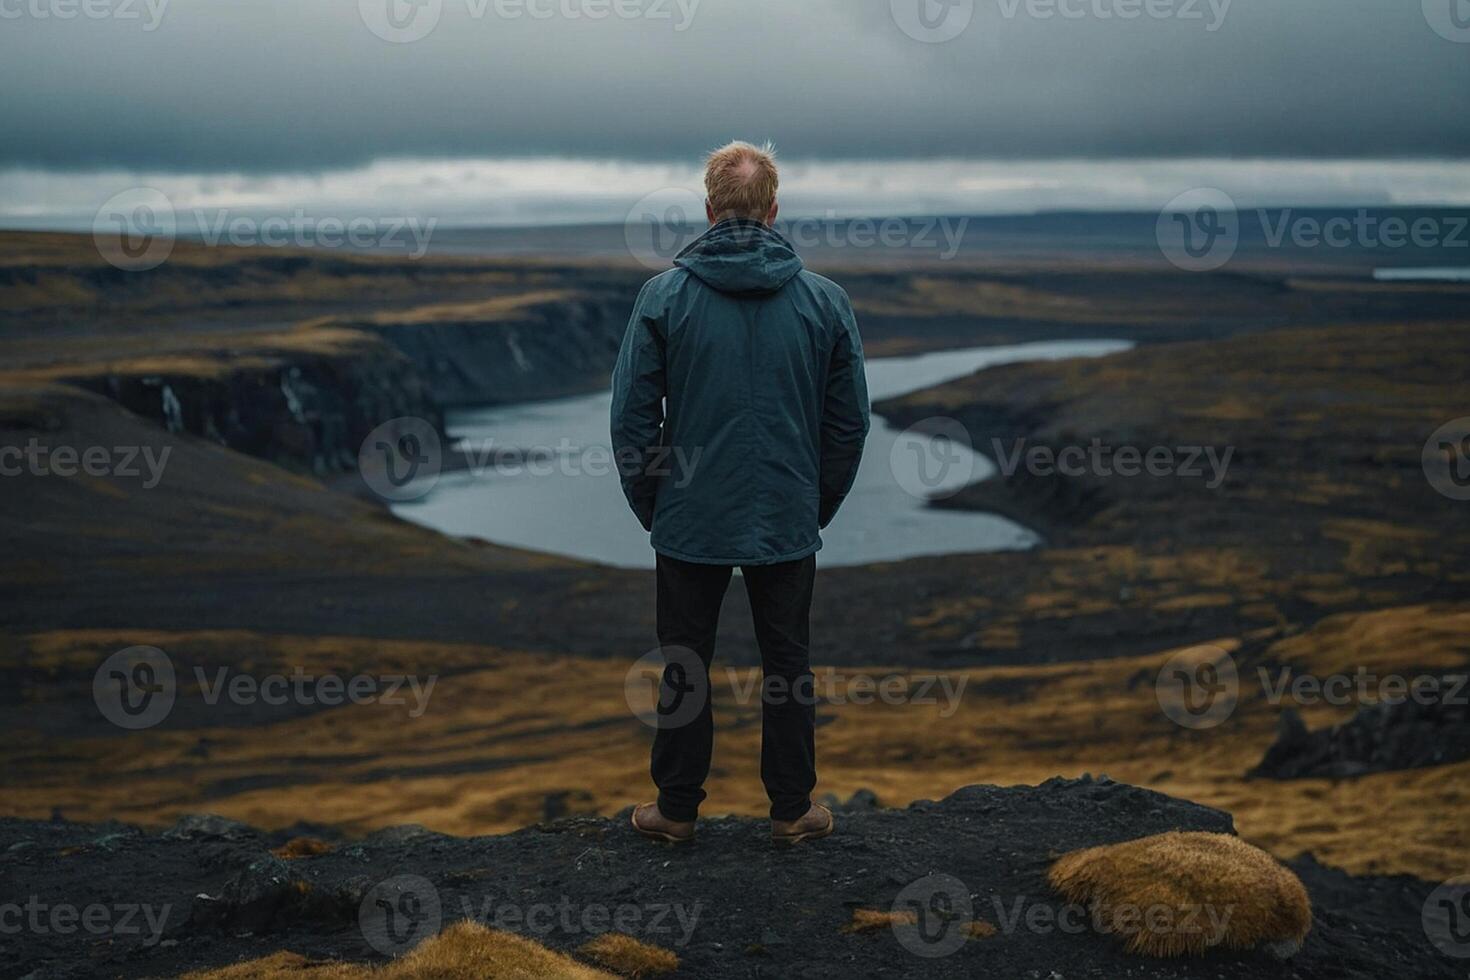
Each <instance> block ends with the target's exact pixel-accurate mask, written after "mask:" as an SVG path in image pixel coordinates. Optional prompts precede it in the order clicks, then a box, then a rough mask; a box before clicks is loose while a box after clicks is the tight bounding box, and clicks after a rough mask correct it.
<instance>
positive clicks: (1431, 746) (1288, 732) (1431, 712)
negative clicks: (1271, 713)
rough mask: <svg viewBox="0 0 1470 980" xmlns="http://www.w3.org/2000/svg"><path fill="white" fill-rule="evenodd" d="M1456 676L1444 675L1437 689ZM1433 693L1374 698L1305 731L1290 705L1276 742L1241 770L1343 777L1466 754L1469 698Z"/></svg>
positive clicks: (1469, 753)
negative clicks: (1337, 720)
mask: <svg viewBox="0 0 1470 980" xmlns="http://www.w3.org/2000/svg"><path fill="white" fill-rule="evenodd" d="M1458 683H1459V681H1456V680H1452V679H1448V678H1447V679H1444V680H1442V681H1441V685H1440V688H1439V691H1440V692H1441V694H1444V693H1445V692H1449V691H1452V690H1455V685H1456V684H1458ZM1461 700H1462V699H1458V698H1451V697H1448V696H1437V697H1435V698H1434V699H1433V700H1428V701H1421V700H1415V699H1414V698H1409V699H1408V700H1405V701H1402V702H1399V703H1397V704H1388V703H1383V702H1381V703H1379V704H1374V705H1368V706H1367V707H1364V708H1361V709H1359V710H1358V712H1357V714H1355V715H1354V716H1353V717H1352V718H1351V719H1350V720H1349V721H1346V722H1343V723H1342V724H1340V725H1334V726H1332V727H1331V728H1323V729H1318V730H1317V731H1315V732H1313V731H1309V730H1308V729H1307V726H1306V725H1305V723H1303V722H1302V719H1301V715H1300V714H1298V713H1297V711H1296V709H1294V708H1287V709H1285V710H1284V711H1282V712H1281V717H1280V719H1279V720H1278V722H1277V730H1276V741H1275V742H1274V743H1272V745H1271V747H1270V748H1268V749H1267V750H1266V754H1265V756H1263V757H1262V759H1261V761H1260V763H1259V764H1258V765H1257V766H1256V767H1255V768H1254V769H1252V770H1251V771H1250V772H1249V773H1248V774H1247V775H1249V776H1259V777H1265V778H1268V779H1305V778H1329V779H1348V778H1351V777H1353V776H1362V775H1365V774H1367V773H1372V772H1389V771H1393V770H1399V769H1420V768H1423V767H1425V766H1438V765H1444V764H1446V763H1450V762H1458V761H1460V760H1462V759H1467V758H1470V703H1452V702H1456V701H1461Z"/></svg>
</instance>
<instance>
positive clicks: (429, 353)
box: [352, 293, 634, 407]
mask: <svg viewBox="0 0 1470 980" xmlns="http://www.w3.org/2000/svg"><path fill="white" fill-rule="evenodd" d="M633 298H634V297H633V295H632V294H631V293H630V294H628V295H619V294H607V295H595V296H577V297H568V298H567V299H564V300H554V301H548V302H543V303H534V304H528V305H526V306H524V307H522V308H520V309H518V310H516V311H515V312H514V313H513V314H510V315H506V316H503V317H497V318H496V319H493V320H478V319H472V318H465V319H459V320H455V319H447V320H437V321H435V322H432V323H418V322H398V323H395V322H391V321H389V322H377V323H353V324H352V326H353V327H354V328H355V329H361V330H367V331H371V332H373V333H376V334H378V335H379V336H381V337H383V338H384V339H385V340H387V341H388V342H389V343H391V344H392V345H393V346H394V347H396V348H398V349H399V350H400V351H402V352H403V353H404V355H406V356H407V357H408V358H409V359H410V360H411V361H413V363H414V364H415V366H416V367H417V368H418V371H419V373H420V375H421V376H422V377H423V379H424V380H425V382H426V383H427V385H428V387H429V390H430V391H432V392H433V397H434V400H435V401H436V402H437V403H438V404H439V405H442V406H445V407H449V406H456V405H489V404H502V403H505V402H515V401H527V400H532V399H537V398H554V397H558V396H562V395H571V394H579V393H582V392H586V391H590V390H592V389H595V388H598V387H600V386H602V385H603V384H605V383H606V381H607V376H608V373H609V372H610V371H611V370H612V365H613V362H614V361H615V360H616V359H617V354H618V345H619V344H620V343H621V342H622V338H623V331H624V329H625V328H626V326H627V322H628V315H629V313H630V312H631V310H632V303H633Z"/></svg>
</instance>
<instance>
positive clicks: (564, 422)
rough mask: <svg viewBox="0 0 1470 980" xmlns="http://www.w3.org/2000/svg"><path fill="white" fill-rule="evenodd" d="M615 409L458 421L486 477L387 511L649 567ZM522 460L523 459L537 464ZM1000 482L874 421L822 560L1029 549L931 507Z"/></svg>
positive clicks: (972, 352) (1068, 352)
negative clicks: (611, 417) (611, 443)
mask: <svg viewBox="0 0 1470 980" xmlns="http://www.w3.org/2000/svg"><path fill="white" fill-rule="evenodd" d="M1130 346H1132V345H1131V344H1130V343H1129V342H1127V341H1115V340H1088V341H1055V342H1045V343H1034V344H1015V345H1010V346H1003V347H972V348H967V349H963V350H953V351H940V352H937V353H932V354H921V355H917V356H913V357H884V358H872V359H870V360H869V361H868V389H869V394H870V395H871V397H872V399H873V400H874V401H878V400H880V399H883V398H891V397H893V396H895V395H901V394H904V393H906V392H910V391H916V390H918V389H921V388H928V387H931V386H932V385H936V384H939V383H940V382H943V381H947V380H950V379H952V378H957V377H962V376H964V375H967V374H970V373H972V372H974V371H977V370H979V369H981V368H984V367H991V366H994V365H997V364H1008V363H1015V362H1019V361H1035V360H1057V359H1061V358H1068V357H1099V356H1102V355H1105V354H1111V353H1115V352H1117V351H1121V350H1126V349H1127V348H1129V347H1130ZM610 405H611V396H610V394H609V393H607V392H602V393H599V394H595V395H583V396H579V397H575V398H562V399H557V400H555V401H544V402H532V403H525V404H519V405H502V406H496V407H493V408H483V409H472V410H466V411H459V412H452V413H450V415H449V418H448V419H447V426H448V430H449V434H450V436H451V437H453V438H455V439H458V440H460V442H461V444H462V445H463V446H464V447H465V448H467V449H468V450H469V451H470V453H471V454H472V456H477V457H479V458H481V459H483V460H484V461H485V465H483V466H477V467H475V472H470V473H455V474H446V475H445V476H444V477H443V479H442V480H441V481H440V482H439V485H438V486H437V487H436V488H435V489H434V491H433V493H431V494H429V495H428V496H426V497H424V498H422V499H420V500H416V501H413V502H410V503H404V504H399V505H396V506H395V507H394V512H395V513H396V514H398V515H399V516H400V517H403V518H404V519H406V520H410V521H414V522H416V523H418V524H423V525H426V526H428V527H431V528H434V529H435V530H438V531H442V532H444V533H445V534H451V535H455V536H460V537H477V538H483V539H485V540H487V541H493V542H495V543H497V544H505V545H512V546H515V547H520V548H530V549H532V550H535V551H545V552H551V553H553V554H559V555H569V556H572V557H576V558H582V559H586V560H589V561H596V562H602V563H604V564H608V565H617V566H623V567H630V568H652V567H653V563H654V555H653V550H652V549H651V548H650V547H649V545H648V535H647V534H646V533H645V532H644V531H643V528H641V527H640V526H639V525H638V521H637V520H636V519H635V518H634V517H633V515H632V513H631V512H630V511H629V510H628V507H627V504H626V503H625V502H624V500H623V495H622V492H621V490H620V489H619V487H618V480H617V475H616V473H615V472H613V470H612V467H611V464H610V456H611V453H610V450H609V449H608V411H609V408H610ZM507 450H517V452H506V451H507ZM519 450H527V451H530V455H529V459H530V460H531V461H532V462H529V463H528V462H527V457H526V456H524V455H523V454H522V453H521V452H519ZM936 461H938V463H941V464H942V465H936ZM994 472H995V464H994V463H992V462H991V460H990V459H989V458H987V457H986V456H984V455H982V454H981V453H978V452H973V451H971V450H970V449H968V448H967V447H965V446H963V445H961V444H956V443H953V442H949V441H946V440H942V439H941V440H937V441H936V440H935V439H933V438H930V437H928V436H917V435H914V434H912V433H910V434H907V435H905V434H903V433H900V432H899V431H897V430H894V429H892V428H890V427H888V426H887V425H886V424H885V423H884V422H883V420H882V419H881V418H880V417H878V416H874V419H873V430H872V433H871V434H870V435H869V436H868V442H867V446H866V447H865V450H864V454H863V462H862V466H861V467H860V468H859V470H858V475H857V480H856V482H855V483H854V485H853V489H852V493H851V495H850V496H849V497H848V499H847V502H846V503H845V504H844V505H843V508H842V510H841V512H840V513H839V514H838V515H837V519H836V520H834V521H833V522H832V524H831V525H830V526H829V527H828V528H827V529H826V530H825V531H823V532H822V541H823V547H822V551H821V552H820V554H819V555H818V562H819V563H820V564H822V565H825V566H829V567H830V566H834V565H859V564H867V563H870V562H880V561H895V560H898V559H902V558H912V557H915V556H919V555H942V554H952V553H957V552H975V551H1007V550H1019V549H1025V548H1030V547H1033V546H1034V545H1035V544H1036V543H1037V541H1038V538H1037V537H1036V535H1035V534H1033V533H1032V532H1031V531H1029V530H1027V529H1026V528H1024V527H1022V526H1021V525H1019V524H1016V523H1015V522H1013V521H1010V520H1007V519H1005V518H1003V517H998V516H996V515H993V514H975V513H965V512H960V511H945V510H936V509H934V508H932V507H927V506H925V503H924V497H925V496H926V495H927V494H929V493H935V492H938V493H944V492H946V491H953V490H955V489H957V488H958V487H960V486H963V485H964V484H967V483H973V482H975V481H977V480H981V479H984V478H986V477H988V476H990V475H992V474H993V473H994Z"/></svg>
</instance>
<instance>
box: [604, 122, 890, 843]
mask: <svg viewBox="0 0 1470 980" xmlns="http://www.w3.org/2000/svg"><path fill="white" fill-rule="evenodd" d="M777 183H778V178H777V173H776V164H775V161H774V159H773V158H772V154H771V151H770V149H769V147H768V148H766V149H758V148H756V147H754V146H751V145H750V144H748V143H732V144H730V145H729V146H727V147H724V148H723V149H721V150H717V151H716V152H715V153H713V154H712V155H711V156H710V158H709V162H708V165H707V167H706V170H705V190H706V200H705V213H706V216H707V217H708V218H709V221H710V224H711V226H712V227H711V228H710V229H709V230H708V231H707V232H705V233H704V234H703V235H702V236H700V237H699V238H698V239H697V240H696V241H694V242H693V243H692V244H691V245H690V246H689V247H688V248H686V249H684V251H683V252H681V253H679V256H678V257H677V258H676V259H675V260H674V268H673V269H670V270H669V271H668V272H665V273H663V274H661V275H658V276H655V277H654V278H653V279H651V280H649V281H648V283H647V284H645V285H644V287H643V291H642V292H641V293H639V295H638V302H637V305H636V306H635V307H634V310H633V316H632V319H631V320H630V322H629V324H628V332H627V335H626V336H625V337H624V339H623V347H622V351H621V353H620V354H619V355H618V365H617V369H616V370H615V371H614V373H613V402H612V443H613V450H614V452H615V453H616V456H617V459H618V465H619V471H620V473H621V475H622V480H623V492H624V494H625V495H626V496H627V498H628V503H629V504H630V505H632V508H633V512H634V513H635V514H636V515H637V516H638V520H639V521H641V522H642V524H643V527H644V529H645V530H648V531H651V532H652V544H653V548H654V550H655V551H656V552H657V553H658V639H659V645H660V647H661V648H662V649H663V651H664V655H665V662H666V667H665V670H664V675H663V683H662V686H661V690H660V709H659V727H658V732H657V734H656V736H655V737H654V742H653V764H652V773H653V781H654V783H655V784H656V785H657V786H658V800H657V802H656V803H645V804H643V805H642V806H640V807H638V808H637V809H635V810H634V811H633V826H634V828H636V829H637V830H638V832H639V833H641V834H643V835H644V836H645V837H651V838H654V839H656V840H664V841H670V842H675V843H677V842H683V841H688V840H691V839H693V837H694V822H695V818H696V817H697V816H698V811H699V804H700V803H701V802H702V801H703V800H704V798H705V793H704V781H705V778H706V777H707V776H708V775H709V766H710V751H711V748H712V745H713V738H714V721H713V717H712V715H711V712H710V697H709V694H710V692H709V667H710V662H711V660H712V659H713V658H714V651H715V628H716V625H717V624H718V620H719V615H720V605H721V603H722V601H723V599H724V595H725V590H726V588H727V587H728V586H729V584H730V577H731V572H732V569H733V568H734V567H735V566H737V565H738V566H739V567H740V569H741V574H742V575H743V577H744V579H745V590H746V594H747V595H748V596H749V597H750V608H751V614H752V616H753V618H754V620H755V635H756V640H757V642H758V644H759V646H760V651H761V663H762V670H763V673H764V679H765V683H764V684H763V687H762V703H761V709H762V718H761V780H762V781H763V782H764V783H765V787H766V794H767V795H768V796H769V797H770V798H771V837H772V839H773V840H776V841H777V842H780V843H797V842H799V841H803V840H809V839H813V838H817V837H824V836H826V835H827V834H830V833H831V832H832V828H833V819H832V814H831V812H830V811H829V810H827V808H826V807H823V806H821V805H819V804H813V803H812V801H811V791H812V788H813V787H814V786H815V785H816V782H817V772H816V751H815V737H814V727H815V719H816V711H815V704H814V700H815V699H814V691H813V688H812V673H811V665H810V663H809V660H808V648H809V631H808V625H807V621H808V614H809V613H810V610H811V603H812V584H813V580H814V579H815V576H816V552H817V549H819V548H820V547H821V546H822V541H821V538H820V537H819V536H818V533H817V532H818V530H819V529H820V528H824V527H826V526H827V524H828V522H829V521H831V520H832V517H833V516H834V515H835V514H836V513H837V508H838V507H839V506H841V504H842V500H843V498H844V497H846V496H847V492H848V490H850V489H851V487H852V482H853V478H854V477H855V476H856V474H857V468H858V462H859V460H860V459H861V458H862V452H863V441H864V440H865V439H866V438H867V434H868V389H867V382H866V379H865V378H864V375H863V349H862V342H861V341H860V340H859V339H858V331H857V323H856V321H855V319H854V317H853V312H852V304H851V303H850V302H849V300H848V298H847V294H846V293H845V292H843V290H842V289H841V287H839V286H837V285H836V284H835V283H833V282H831V281H829V280H827V279H824V278H822V277H821V276H818V275H815V274H813V273H811V272H807V271H806V270H805V269H804V268H803V267H802V261H801V259H800V258H798V257H797V255H796V253H795V252H794V251H793V250H792V248H791V246H790V245H789V244H788V243H787V241H786V240H785V239H784V238H782V237H781V235H780V234H778V233H777V232H776V231H775V230H773V229H772V228H771V225H772V223H774V222H775V220H776V211H777V204H776V188H777ZM680 705H683V706H685V708H684V710H683V711H681V710H679V706H680ZM695 706H697V707H698V713H697V714H695V715H694V716H693V717H692V719H691V718H689V717H688V715H689V714H690V712H691V710H692V708H693V707H695Z"/></svg>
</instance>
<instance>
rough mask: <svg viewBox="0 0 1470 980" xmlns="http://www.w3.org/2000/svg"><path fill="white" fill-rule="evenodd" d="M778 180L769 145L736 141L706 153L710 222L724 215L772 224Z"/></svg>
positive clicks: (774, 153)
mask: <svg viewBox="0 0 1470 980" xmlns="http://www.w3.org/2000/svg"><path fill="white" fill-rule="evenodd" d="M780 182H781V178H780V176H779V175H778V174H777V173H776V151H775V149H774V148H773V147H772V146H771V144H769V143H767V144H766V145H765V146H759V147H758V146H751V145H750V144H749V143H742V142H739V141H736V142H734V143H731V144H730V145H728V146H722V147H720V148H719V149H718V150H716V151H715V152H713V153H711V154H710V155H709V161H708V162H707V163H706V164H705V168H704V191H705V199H704V211H705V215H706V216H707V217H708V218H709V220H710V223H711V224H713V223H715V222H718V221H724V220H726V219H727V218H748V219H749V220H751V221H760V222H764V223H765V224H768V225H769V224H772V223H774V222H775V220H776V210H777V205H776V189H777V187H778V186H779V184H780Z"/></svg>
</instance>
